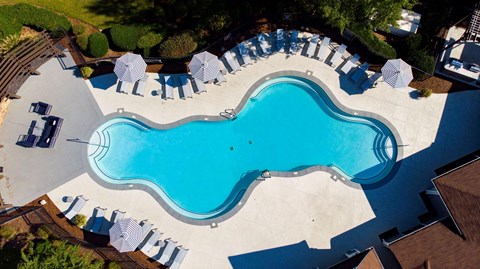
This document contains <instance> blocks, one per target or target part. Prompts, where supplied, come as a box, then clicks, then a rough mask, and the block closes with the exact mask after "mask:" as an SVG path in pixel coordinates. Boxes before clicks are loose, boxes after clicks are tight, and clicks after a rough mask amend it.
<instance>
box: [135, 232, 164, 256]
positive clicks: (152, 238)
mask: <svg viewBox="0 0 480 269" xmlns="http://www.w3.org/2000/svg"><path fill="white" fill-rule="evenodd" d="M161 236H162V233H161V232H160V231H158V230H157V229H153V230H151V231H150V233H149V234H148V235H147V237H145V239H144V240H143V241H144V242H142V243H141V244H140V246H141V247H140V251H141V252H143V253H145V255H147V256H148V254H147V253H148V252H149V251H150V250H151V249H152V248H153V246H155V244H156V243H157V242H158V240H159V239H160V237H161Z"/></svg>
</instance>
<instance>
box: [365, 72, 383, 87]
mask: <svg viewBox="0 0 480 269" xmlns="http://www.w3.org/2000/svg"><path fill="white" fill-rule="evenodd" d="M381 76H382V74H381V73H378V72H377V73H375V74H373V75H372V76H371V77H369V78H368V79H367V80H365V82H363V83H362V85H361V86H360V88H361V89H362V90H363V91H366V90H368V89H370V88H372V87H373V86H374V85H375V82H377V80H378V79H379V78H380V77H381Z"/></svg>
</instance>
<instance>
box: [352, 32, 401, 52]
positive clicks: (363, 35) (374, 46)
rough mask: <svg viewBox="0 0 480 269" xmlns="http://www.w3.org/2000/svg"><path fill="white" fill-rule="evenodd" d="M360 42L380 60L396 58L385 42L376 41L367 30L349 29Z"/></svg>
mask: <svg viewBox="0 0 480 269" xmlns="http://www.w3.org/2000/svg"><path fill="white" fill-rule="evenodd" d="M350 30H351V31H352V32H353V33H354V34H355V35H356V36H357V38H358V40H360V42H361V43H362V44H363V45H365V46H366V47H367V49H368V50H369V51H370V52H371V53H373V54H376V55H378V56H380V57H382V58H385V59H394V58H397V52H396V51H395V49H394V48H393V47H392V46H390V45H389V44H388V43H387V42H384V41H382V40H380V39H378V38H377V37H376V36H375V35H374V34H373V33H372V31H371V30H369V29H368V28H363V29H350Z"/></svg>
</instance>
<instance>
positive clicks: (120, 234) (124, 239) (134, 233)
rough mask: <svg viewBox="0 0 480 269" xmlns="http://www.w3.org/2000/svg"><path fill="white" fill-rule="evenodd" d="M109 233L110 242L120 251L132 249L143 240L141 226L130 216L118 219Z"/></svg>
mask: <svg viewBox="0 0 480 269" xmlns="http://www.w3.org/2000/svg"><path fill="white" fill-rule="evenodd" d="M109 233H110V244H111V245H112V246H114V247H115V248H116V249H117V250H118V251H120V252H128V251H134V250H135V249H136V248H137V247H138V245H140V243H141V242H142V240H143V233H142V227H141V226H140V225H139V224H138V223H137V222H136V221H135V220H133V219H132V218H128V219H121V220H118V221H117V222H115V224H113V226H112V228H110V230H109Z"/></svg>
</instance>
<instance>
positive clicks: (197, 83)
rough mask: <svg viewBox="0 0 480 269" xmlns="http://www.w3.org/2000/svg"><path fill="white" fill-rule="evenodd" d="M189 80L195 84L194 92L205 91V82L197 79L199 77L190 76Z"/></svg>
mask: <svg viewBox="0 0 480 269" xmlns="http://www.w3.org/2000/svg"><path fill="white" fill-rule="evenodd" d="M191 80H192V81H193V83H194V84H195V87H196V91H195V93H198V94H200V93H202V92H206V91H207V89H206V88H205V83H203V81H201V80H199V79H196V78H191Z"/></svg>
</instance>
